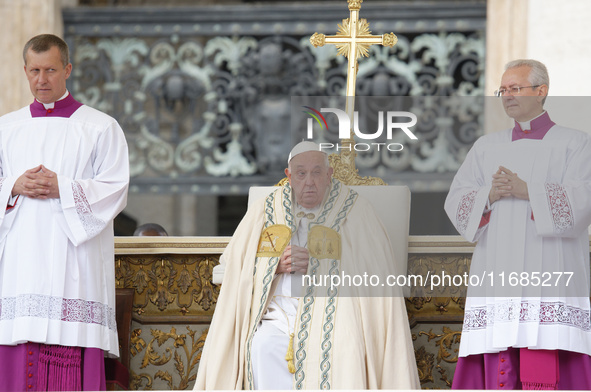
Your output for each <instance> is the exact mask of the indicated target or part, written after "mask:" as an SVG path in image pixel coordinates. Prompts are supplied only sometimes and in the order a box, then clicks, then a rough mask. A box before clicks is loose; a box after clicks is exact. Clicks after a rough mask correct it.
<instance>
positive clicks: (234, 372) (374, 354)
mask: <svg viewBox="0 0 591 392" xmlns="http://www.w3.org/2000/svg"><path fill="white" fill-rule="evenodd" d="M313 220H314V221H313V222H311V224H310V231H312V230H315V229H317V228H319V227H320V226H323V227H332V228H334V231H338V233H339V235H340V243H341V245H342V252H341V255H340V256H339V257H340V259H338V260H336V259H334V260H330V259H327V258H320V259H317V258H315V257H314V255H313V254H314V249H316V248H317V247H318V248H320V247H322V246H323V245H322V244H320V243H315V244H311V243H310V238H313V237H312V236H310V237H308V239H309V240H308V249H309V250H310V254H311V258H310V265H309V267H308V268H309V270H308V271H309V273H310V274H314V271H316V270H318V271H320V270H322V271H328V270H329V269H333V270H335V271H337V272H338V273H340V272H339V271H346V272H347V273H349V274H362V273H363V272H364V271H365V272H368V271H369V272H370V273H371V272H372V271H373V272H375V269H374V270H372V269H371V267H372V266H376V265H382V266H385V268H386V269H389V271H390V272H391V271H393V270H394V268H393V267H394V257H393V254H392V250H391V247H390V241H389V239H388V237H387V235H386V233H385V230H384V228H383V227H382V225H381V224H380V222H379V218H378V217H377V215H376V213H375V212H374V210H373V209H372V207H371V206H370V205H369V203H368V202H367V201H366V200H364V199H362V198H360V197H359V198H358V197H357V195H356V193H355V192H352V191H350V190H349V188H348V187H346V186H344V185H342V184H341V183H340V182H338V181H336V180H333V183H332V186H331V188H330V189H329V193H328V196H327V198H326V200H325V203H324V204H323V206H322V207H321V208H320V213H319V214H316V216H315V218H314V219H313ZM276 226H282V227H286V228H287V230H288V231H289V232H291V234H292V235H293V236H297V230H298V227H299V224H298V222H297V220H296V217H295V203H294V202H293V199H292V196H291V188H290V186H289V184H286V185H285V186H284V187H282V188H279V189H278V190H276V191H274V192H273V193H272V194H271V195H269V196H268V197H267V198H265V199H264V200H261V201H260V202H258V203H255V204H253V205H252V206H251V207H250V208H249V210H248V212H247V214H246V216H245V217H244V219H243V220H242V222H241V223H240V225H239V226H238V228H237V229H236V232H235V233H234V235H233V237H232V240H231V241H230V243H229V244H228V247H227V248H226V250H225V251H224V255H223V257H224V259H225V261H226V268H225V274H224V280H223V283H222V289H221V292H220V295H219V298H218V303H217V305H216V311H215V314H214V317H213V320H212V323H211V327H210V328H209V332H208V336H207V340H206V342H205V346H204V349H203V355H202V357H201V362H200V364H199V370H198V372H197V381H196V384H195V389H208V390H209V389H253V388H254V379H253V378H254V377H253V368H252V361H253V357H252V354H253V353H252V351H251V350H252V347H253V344H252V339H253V337H255V339H256V333H255V330H256V327H257V326H258V325H259V323H260V320H261V319H262V317H263V314H264V312H265V310H266V309H267V306H268V304H269V301H270V299H271V295H270V293H276V291H275V287H276V285H277V284H278V282H279V281H280V279H279V278H278V279H274V276H275V270H276V267H277V263H278V260H279V257H280V253H281V252H278V253H277V254H276V255H274V256H269V257H264V256H260V255H261V249H263V248H264V247H265V246H267V245H269V246H272V245H274V244H276V243H277V241H276V240H275V239H274V237H270V240H269V241H268V243H267V245H265V246H263V245H264V243H265V242H266V240H265V238H266V237H265V236H262V235H261V234H262V233H265V232H266V230H267V229H270V228H274V227H276ZM325 234H327V235H330V232H325ZM324 250H326V248H325V249H324ZM324 250H323V251H324ZM334 250H335V249H332V250H331V251H334ZM386 272H388V271H386ZM290 329H291V326H290ZM293 329H294V331H295V336H294V366H295V373H294V375H293V381H292V382H293V384H292V385H293V388H294V389H323V388H325V389H376V388H378V389H396V388H403V389H415V388H419V387H420V384H419V380H418V373H417V369H416V362H415V358H414V351H413V347H412V342H411V338H410V329H409V325H408V318H407V315H406V310H405V306H404V299H403V298H402V296H401V295H398V296H394V295H393V296H392V297H373V298H372V297H358V296H341V295H339V293H336V292H331V295H326V290H325V293H324V294H322V293H321V292H320V289H317V291H314V289H313V288H310V289H309V291H308V290H306V291H305V292H304V293H303V294H302V296H301V299H300V300H299V303H298V309H297V314H296V317H295V325H294V328H293ZM277 349H278V350H280V352H281V356H284V355H285V348H283V347H280V348H277ZM281 362H282V365H283V366H285V360H281Z"/></svg>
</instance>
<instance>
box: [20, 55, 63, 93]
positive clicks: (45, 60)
mask: <svg viewBox="0 0 591 392" xmlns="http://www.w3.org/2000/svg"><path fill="white" fill-rule="evenodd" d="M71 72H72V64H68V65H66V66H65V67H64V64H63V63H62V60H61V56H60V51H59V49H58V48H57V46H52V47H51V48H50V49H49V50H47V51H45V52H41V53H35V52H33V51H32V50H31V49H29V51H28V52H27V64H26V65H25V74H26V75H27V79H28V80H29V88H30V89H31V93H32V94H33V96H34V97H35V98H36V99H37V101H39V102H41V103H52V102H55V101H57V100H58V99H60V98H61V97H62V95H64V94H65V92H66V79H68V78H69V77H70V73H71Z"/></svg>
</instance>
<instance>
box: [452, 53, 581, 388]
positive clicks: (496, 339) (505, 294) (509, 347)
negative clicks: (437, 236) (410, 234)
mask: <svg viewBox="0 0 591 392" xmlns="http://www.w3.org/2000/svg"><path fill="white" fill-rule="evenodd" d="M548 86H549V79H548V73H547V70H546V67H545V66H544V65H543V64H542V63H540V62H538V61H535V60H516V61H514V62H511V63H509V64H507V66H506V67H505V73H504V74H503V77H502V80H501V86H500V88H499V90H498V92H497V95H498V96H499V99H501V100H502V102H503V106H504V108H505V111H506V113H507V115H508V116H509V117H511V118H513V119H514V120H515V126H514V127H513V128H512V129H507V130H504V131H500V132H495V133H491V134H488V135H485V136H482V137H481V138H480V139H478V140H477V141H476V143H475V144H474V146H473V147H472V149H471V150H470V152H469V153H468V155H467V157H466V160H465V161H464V163H463V164H462V166H461V167H460V169H459V170H458V172H457V174H456V176H455V178H454V180H453V183H452V185H451V189H450V191H449V194H448V196H447V199H446V201H445V210H446V212H447V214H448V216H449V218H450V219H451V221H452V222H453V223H454V225H455V227H456V229H457V230H458V232H459V233H460V234H461V235H462V236H464V238H466V239H467V240H468V241H471V242H475V241H478V243H477V245H476V248H475V250H474V255H473V257H472V265H471V267H470V274H471V275H472V276H476V277H484V278H485V282H484V286H483V287H482V288H481V287H479V286H477V285H474V286H471V287H469V288H468V298H467V300H466V306H465V313H464V325H463V329H462V340H461V344H460V353H459V356H460V358H459V360H458V364H457V367H456V373H455V375H454V381H453V388H457V389H521V388H523V389H590V388H591V360H590V357H589V354H591V318H590V306H589V235H588V232H587V227H588V226H589V224H590V223H591V137H590V136H589V135H588V134H586V133H584V132H581V131H577V130H574V129H569V128H565V127H562V126H559V125H556V124H555V123H554V122H553V121H552V120H551V119H550V115H549V113H548V112H546V111H545V110H544V108H543V105H544V102H545V100H546V96H547V94H548ZM563 103H564V104H569V103H571V102H570V101H566V102H564V101H563Z"/></svg>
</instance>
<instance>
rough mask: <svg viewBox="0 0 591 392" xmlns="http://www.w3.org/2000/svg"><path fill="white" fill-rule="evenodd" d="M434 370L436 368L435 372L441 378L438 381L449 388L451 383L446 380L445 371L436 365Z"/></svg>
mask: <svg viewBox="0 0 591 392" xmlns="http://www.w3.org/2000/svg"><path fill="white" fill-rule="evenodd" d="M436 368H437V371H438V372H439V374H441V377H440V378H439V379H440V380H441V381H443V382H445V385H447V386H448V387H450V388H451V383H452V382H451V381H450V380H449V379H448V378H447V374H446V372H447V371H446V370H445V369H444V368H442V367H441V366H439V365H437V366H436Z"/></svg>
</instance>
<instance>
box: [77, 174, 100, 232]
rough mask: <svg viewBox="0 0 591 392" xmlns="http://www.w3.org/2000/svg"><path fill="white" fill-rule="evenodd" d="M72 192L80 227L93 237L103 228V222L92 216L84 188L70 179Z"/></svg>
mask: <svg viewBox="0 0 591 392" xmlns="http://www.w3.org/2000/svg"><path fill="white" fill-rule="evenodd" d="M72 192H73V195H74V204H75V205H76V212H77V213H78V217H79V218H80V222H82V227H83V228H84V231H85V232H86V234H87V235H88V236H89V237H93V236H95V235H97V234H98V233H100V232H101V231H102V230H103V229H104V228H105V222H104V221H102V220H101V219H99V218H97V217H96V216H94V214H93V213H92V209H91V208H90V204H89V203H88V199H87V198H86V194H85V193H84V189H83V188H82V186H81V185H80V184H79V183H78V182H77V181H72Z"/></svg>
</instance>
